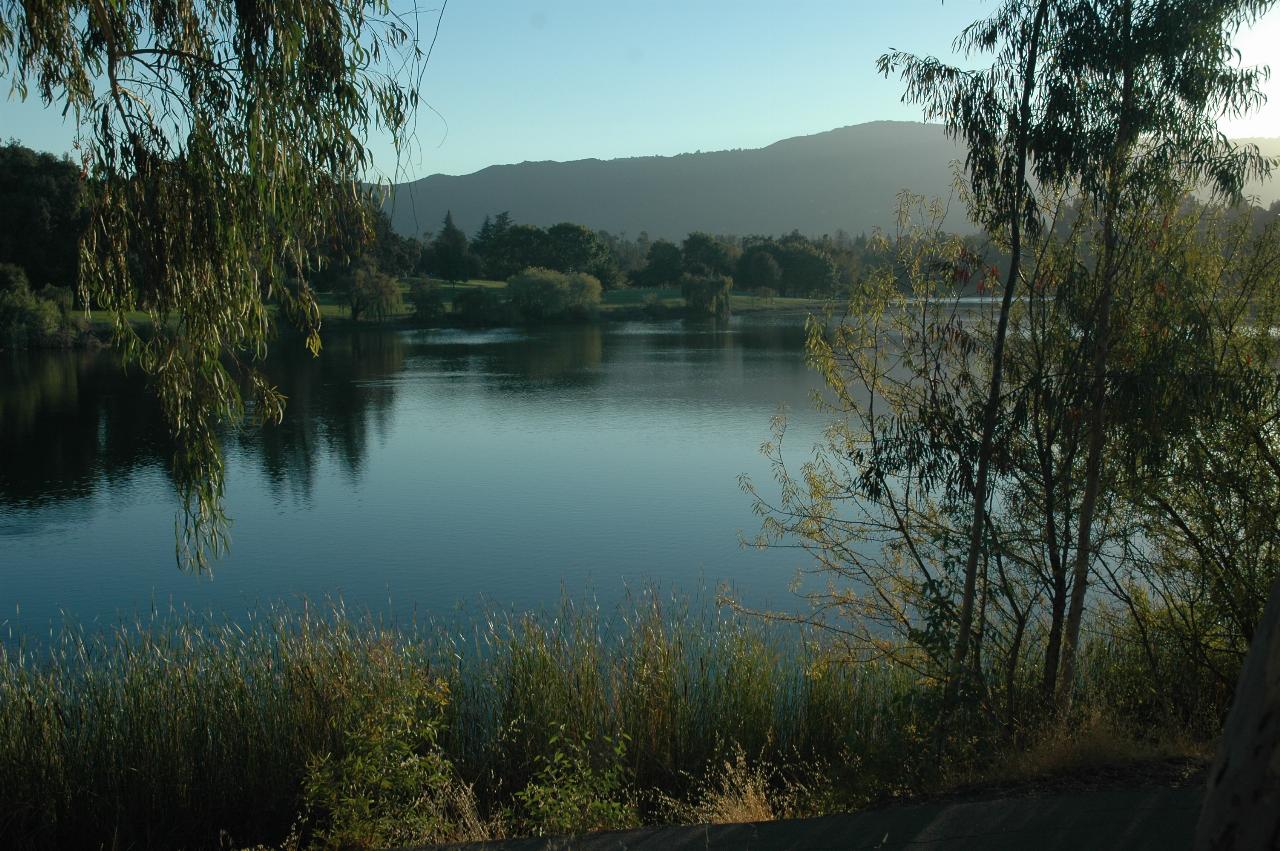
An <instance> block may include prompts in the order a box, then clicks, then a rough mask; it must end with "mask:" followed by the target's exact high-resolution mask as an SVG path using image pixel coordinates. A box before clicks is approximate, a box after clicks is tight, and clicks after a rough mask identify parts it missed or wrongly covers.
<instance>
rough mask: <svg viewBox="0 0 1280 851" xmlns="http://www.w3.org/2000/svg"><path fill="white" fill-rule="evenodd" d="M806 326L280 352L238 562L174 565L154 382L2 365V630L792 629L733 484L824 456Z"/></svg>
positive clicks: (645, 328)
mask: <svg viewBox="0 0 1280 851" xmlns="http://www.w3.org/2000/svg"><path fill="white" fill-rule="evenodd" d="M803 342H804V330H803V319H802V317H795V316H789V317H788V316H770V317H740V318H735V319H734V320H732V321H731V322H729V323H728V324H723V325H719V326H717V325H712V324H695V323H690V322H684V321H672V322H662V323H628V324H613V325H605V326H599V327H576V328H557V329H544V330H535V331H529V332H525V331H514V330H504V331H488V332H462V331H414V332H399V331H369V332H363V331H362V332H358V333H334V334H331V335H330V336H329V337H328V338H327V340H326V346H325V351H324V354H323V355H322V356H321V357H320V358H319V359H317V360H313V359H311V358H309V357H308V356H306V355H305V353H302V352H301V351H300V350H301V346H300V345H292V346H288V345H286V344H284V343H281V344H278V345H277V346H276V352H275V353H274V354H273V359H272V361H271V363H270V365H269V370H268V371H269V373H270V374H271V375H272V377H273V379H274V380H275V381H276V382H278V384H279V385H280V386H281V388H282V389H283V390H284V392H285V393H286V394H287V395H288V396H289V399H290V401H289V407H288V411H287V414H286V418H285V422H284V423H283V424H282V425H280V426H276V427H268V428H266V429H263V430H260V431H247V432H244V433H241V434H235V435H232V436H230V437H229V438H228V441H227V444H228V451H227V455H228V474H227V481H228V488H227V499H226V504H227V510H228V513H229V514H230V515H231V516H232V518H233V520H234V525H233V527H232V548H231V552H230V554H229V555H228V556H227V557H225V558H223V559H221V560H220V561H218V562H216V563H215V564H214V566H213V568H214V569H213V573H212V576H205V577H196V576H192V575H189V574H184V573H181V572H180V571H179V570H178V568H177V567H176V564H175V560H174V522H175V508H176V501H175V496H174V491H173V487H172V484H171V482H170V480H169V478H168V475H167V471H166V459H167V457H168V454H169V452H170V449H169V447H168V444H167V441H166V438H165V432H164V428H163V425H162V424H161V422H160V420H159V416H158V412H157V409H156V406H155V404H154V402H152V401H151V400H150V398H149V397H148V396H147V394H146V392H145V386H144V384H143V382H142V381H141V380H140V379H139V378H138V377H137V376H136V375H132V374H125V373H123V372H122V371H121V370H120V369H119V368H117V367H116V365H115V362H114V359H113V355H112V354H111V353H110V352H105V353H100V354H93V353H84V352H71V353H62V352H56V353H26V354H16V353H15V354H10V353H0V623H2V624H4V625H5V627H6V631H7V632H9V633H11V636H10V637H12V635H27V636H35V635H38V634H41V633H43V632H46V631H47V630H48V628H49V626H50V624H51V623H57V622H59V621H61V620H62V619H63V618H64V617H68V618H71V619H73V620H77V621H86V622H91V621H95V620H96V621H100V622H111V621H114V620H116V619H118V618H120V617H129V616H131V615H132V614H134V613H137V612H145V611H146V610H148V609H150V608H152V607H159V608H167V607H169V606H170V605H176V606H190V607H193V608H196V609H199V610H210V609H211V610H214V611H218V612H225V613H227V614H229V615H231V616H232V617H236V616H238V613H243V612H245V611H247V610H248V609H249V608H252V607H254V606H258V605H261V604H264V603H271V602H277V601H281V600H284V601H296V600H299V599H301V598H303V597H306V598H310V599H313V600H316V599H324V598H325V597H330V596H341V597H342V599H344V600H345V601H346V603H347V604H348V606H357V607H369V608H372V609H374V610H377V611H384V612H385V611H388V610H390V611H392V612H394V613H396V614H397V615H402V614H406V613H410V612H417V613H420V614H428V615H433V614H442V613H445V612H449V611H453V610H455V609H456V608H457V607H458V606H460V605H461V606H465V607H483V608H490V607H500V608H504V609H525V608H538V607H542V606H547V605H551V604H554V603H555V602H556V601H557V600H558V599H559V598H560V597H561V595H562V593H568V594H569V595H570V596H575V597H581V596H583V595H594V596H595V597H596V598H597V599H598V600H599V601H600V602H601V603H602V604H605V605H609V604H611V603H612V602H613V601H616V600H618V599H620V598H621V597H622V596H623V595H624V594H625V593H626V590H627V589H628V588H630V589H637V588H642V587H645V586H648V585H651V584H656V585H657V586H659V587H660V588H662V589H664V590H668V591H686V592H699V591H704V590H705V591H707V592H708V593H709V594H710V593H713V592H714V589H715V588H716V587H717V585H719V584H720V583H721V582H725V581H728V582H732V583H733V584H734V586H735V587H736V589H737V590H738V592H739V593H740V594H741V595H742V596H743V597H744V598H746V599H748V600H750V601H751V602H753V603H756V604H774V605H794V602H793V600H792V598H791V597H790V596H789V594H788V592H787V590H786V588H787V584H788V581H789V580H790V579H791V577H792V576H793V574H794V571H795V568H796V567H797V566H799V565H800V564H803V563H804V561H803V556H802V555H801V554H798V553H797V552H795V551H786V550H778V551H770V552H763V553H762V552H758V551H754V550H744V549H742V548H741V547H740V546H739V543H738V542H739V533H740V532H744V533H746V534H748V535H750V534H754V533H755V532H756V531H757V529H758V521H757V519H756V518H755V517H754V515H753V514H752V511H751V503H750V500H749V499H748V498H747V497H746V496H745V495H744V494H743V493H742V492H741V491H740V490H739V488H738V481H737V480H738V476H739V475H740V474H743V473H746V474H750V475H752V476H753V477H754V478H755V479H756V480H757V481H758V482H759V483H760V484H761V485H764V484H766V483H768V482H769V481H770V477H769V471H768V467H767V464H766V463H765V461H764V459H763V458H761V457H760V455H759V451H758V449H759V446H760V444H761V443H762V442H763V441H765V440H766V439H768V437H769V422H770V418H771V417H772V416H773V415H774V413H775V412H776V411H777V409H778V407H779V405H787V406H789V407H790V409H791V415H792V422H793V431H792V432H791V433H789V435H788V443H789V445H790V446H791V447H792V452H791V453H790V454H791V456H792V457H793V458H794V459H795V460H797V461H799V460H802V459H803V457H804V456H805V455H807V454H808V453H807V448H808V447H809V446H811V445H812V443H813V442H814V440H815V439H816V438H817V435H818V430H819V428H820V426H821V418H820V416H819V415H818V414H817V413H815V412H813V410H812V405H811V403H810V396H811V391H812V390H813V389H814V388H815V387H816V386H817V381H816V378H815V376H814V375H813V374H812V373H811V372H810V371H809V370H808V369H807V368H806V367H805V365H804V358H803Z"/></svg>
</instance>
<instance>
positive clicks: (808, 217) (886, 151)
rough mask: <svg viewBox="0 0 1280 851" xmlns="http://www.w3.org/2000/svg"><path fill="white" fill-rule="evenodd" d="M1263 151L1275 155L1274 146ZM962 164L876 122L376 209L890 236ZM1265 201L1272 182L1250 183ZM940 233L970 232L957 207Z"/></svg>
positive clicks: (441, 189)
mask: <svg viewBox="0 0 1280 851" xmlns="http://www.w3.org/2000/svg"><path fill="white" fill-rule="evenodd" d="M1239 141H1242V142H1253V143H1259V144H1260V147H1261V148H1262V149H1263V152H1264V153H1265V154H1267V155H1269V156H1277V155H1280V139H1256V138H1255V139H1242V140H1239ZM962 157H963V152H962V149H961V148H960V146H959V145H958V144H957V143H956V142H955V141H953V140H951V139H948V138H947V137H946V134H945V132H944V130H943V128H942V126H941V125H938V124H922V123H919V122H909V121H872V122H866V123H863V124H853V125H849V126H846V127H837V128H834V129H832V130H826V131H822V132H819V133H814V134H809V135H801V136H791V137H788V138H785V139H779V140H778V141H776V142H773V143H771V144H769V145H766V146H764V147H762V148H733V149H727V150H721V151H697V152H693V153H683V154H672V155H660V154H655V155H643V156H635V157H621V158H617V159H599V158H594V157H592V158H585V159H578V160H567V161H559V160H527V161H525V162H521V163H509V164H495V165H491V166H486V167H485V168H483V169H480V170H478V171H475V172H472V173H470V174H465V175H443V174H437V175H431V176H428V177H425V178H421V179H419V180H416V181H412V182H408V183H404V184H399V185H397V186H395V187H393V188H392V191H391V192H390V193H389V194H388V196H387V199H386V201H385V203H384V208H385V209H386V210H387V212H388V213H389V214H390V216H391V220H392V224H393V226H394V227H395V228H396V230H398V231H400V232H401V233H404V234H407V235H421V234H422V233H423V232H424V231H433V230H436V229H437V228H438V227H439V223H440V221H441V220H442V219H443V218H444V214H445V212H446V211H451V212H452V213H453V217H454V221H455V222H456V223H457V224H458V226H459V227H461V228H463V230H465V231H467V232H470V233H473V232H474V231H475V230H476V229H477V228H478V227H479V226H480V223H481V221H482V220H483V218H484V216H486V215H492V214H495V213H498V212H501V211H504V210H506V211H509V212H510V213H511V216H512V218H513V219H514V220H515V221H516V222H519V223H524V224H532V225H539V226H547V225H552V224H555V223H557V222H563V221H571V222H577V223H580V224H584V225H587V226H588V227H591V228H595V229H598V230H607V231H610V232H613V233H615V234H627V235H630V236H635V235H637V234H639V233H640V232H641V231H645V232H647V233H648V234H649V236H650V237H651V238H654V239H657V238H666V239H676V240H678V239H681V238H683V237H684V236H685V235H686V234H688V233H690V232H692V231H695V230H702V231H708V232H711V233H718V234H737V235H747V234H782V233H788V232H791V231H792V230H798V231H800V232H801V233H804V234H806V235H808V236H820V235H822V234H824V233H829V234H834V233H835V232H836V231H837V230H844V231H846V232H847V233H850V234H857V233H864V232H870V231H872V230H873V229H876V228H888V227H891V226H892V225H893V223H894V221H895V214H896V211H897V204H898V201H897V196H898V194H899V193H900V192H901V191H903V190H907V191H910V192H913V193H915V194H920V195H925V196H928V197H944V198H946V197H950V196H951V194H952V187H953V184H954V168H953V163H955V162H956V161H957V160H959V159H961V158H962ZM1247 192H1248V193H1249V194H1255V195H1260V196H1262V201H1263V204H1264V205H1265V204H1269V203H1271V201H1274V200H1276V199H1277V198H1280V191H1278V184H1277V181H1276V180H1272V181H1271V182H1270V183H1269V184H1267V185H1266V186H1262V185H1261V184H1251V185H1250V186H1249V187H1248V189H1247ZM950 206H951V209H950V211H949V213H948V215H947V218H946V222H945V225H946V227H947V228H949V229H951V230H955V231H961V232H963V231H972V230H974V228H973V226H972V224H971V223H970V222H968V220H967V218H966V216H965V215H964V214H963V212H962V207H961V205H960V204H952V205H950Z"/></svg>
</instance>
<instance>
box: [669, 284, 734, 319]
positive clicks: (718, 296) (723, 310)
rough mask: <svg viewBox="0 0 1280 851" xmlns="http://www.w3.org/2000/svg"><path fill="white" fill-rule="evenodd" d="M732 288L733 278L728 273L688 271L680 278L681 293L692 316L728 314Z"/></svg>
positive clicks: (686, 308)
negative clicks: (695, 273) (699, 273)
mask: <svg viewBox="0 0 1280 851" xmlns="http://www.w3.org/2000/svg"><path fill="white" fill-rule="evenodd" d="M732 290H733V278H730V277H729V276H727V275H714V274H712V275H693V274H687V273H686V274H685V275H684V276H683V277H682V278H681V279H680V294H681V295H682V296H684V304H685V310H686V311H687V312H688V313H689V315H691V316H728V315H729V294H730V292H732Z"/></svg>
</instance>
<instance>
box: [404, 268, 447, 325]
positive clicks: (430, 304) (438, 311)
mask: <svg viewBox="0 0 1280 851" xmlns="http://www.w3.org/2000/svg"><path fill="white" fill-rule="evenodd" d="M409 301H410V302H412V303H413V317H414V319H416V320H417V321H418V322H435V321H437V320H438V319H440V318H441V317H442V316H444V313H445V298H444V290H443V289H442V288H441V287H440V285H439V284H435V283H432V282H431V281H427V280H424V279H421V278H420V279H417V280H415V281H414V282H413V283H412V284H411V285H410V286H409Z"/></svg>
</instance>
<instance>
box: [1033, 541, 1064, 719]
mask: <svg viewBox="0 0 1280 851" xmlns="http://www.w3.org/2000/svg"><path fill="white" fill-rule="evenodd" d="M1057 548H1058V544H1057V542H1056V541H1054V542H1053V543H1052V544H1050V551H1051V552H1052V553H1055V554H1056V553H1057V551H1058V549H1057ZM1051 569H1052V570H1053V597H1052V599H1051V600H1050V601H1049V612H1050V614H1049V640H1048V644H1047V646H1046V647H1045V649H1044V680H1043V681H1042V682H1041V685H1040V692H1041V697H1042V698H1043V700H1044V705H1045V706H1046V707H1048V708H1052V706H1053V698H1054V694H1055V693H1056V690H1057V684H1058V658H1059V656H1060V655H1061V653H1062V621H1063V618H1064V617H1065V615H1066V612H1067V571H1066V566H1065V565H1063V564H1062V559H1061V558H1054V559H1053V563H1052V565H1051Z"/></svg>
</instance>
